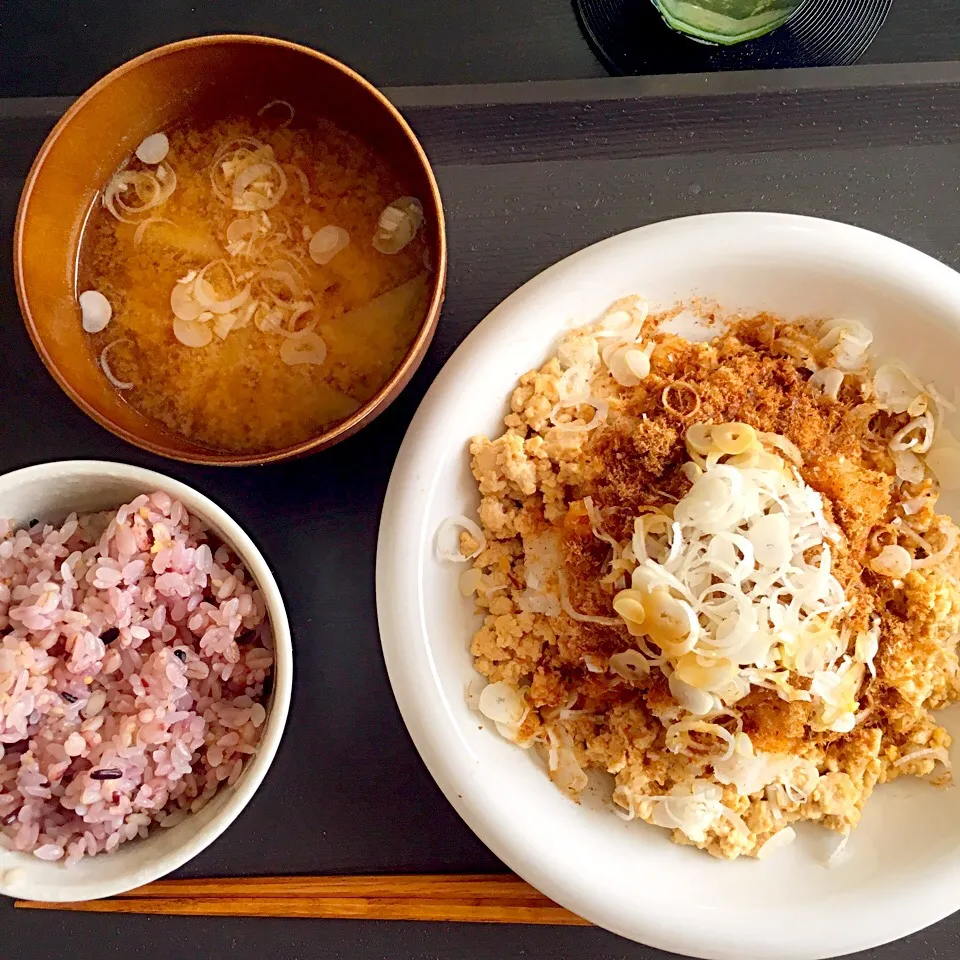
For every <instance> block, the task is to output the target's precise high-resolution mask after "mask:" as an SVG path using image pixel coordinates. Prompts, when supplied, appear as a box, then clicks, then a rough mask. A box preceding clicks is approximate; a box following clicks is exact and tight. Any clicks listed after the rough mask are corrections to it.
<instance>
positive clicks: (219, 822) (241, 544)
mask: <svg viewBox="0 0 960 960" xmlns="http://www.w3.org/2000/svg"><path fill="white" fill-rule="evenodd" d="M92 471H95V472H97V473H100V474H102V475H104V476H109V477H112V478H117V479H120V480H124V481H127V482H130V483H131V484H136V485H139V486H142V487H143V488H144V490H148V489H153V490H163V491H165V492H166V493H169V494H170V495H171V496H172V497H174V498H175V499H178V500H180V501H181V502H182V503H183V504H184V506H186V508H187V509H188V510H189V511H190V512H191V513H193V514H195V515H196V516H198V517H200V519H202V520H203V521H204V523H205V524H206V525H207V526H209V527H212V528H215V529H216V530H218V531H219V532H220V533H222V534H223V539H224V540H226V541H227V542H228V543H229V545H230V546H231V547H233V548H234V551H235V552H236V554H237V556H238V557H239V558H240V559H241V561H242V562H243V564H244V566H245V567H246V568H247V570H248V572H249V573H250V575H251V576H252V577H253V579H254V581H255V582H256V584H257V586H258V587H259V588H260V591H261V593H262V594H263V598H264V602H265V604H266V608H267V613H268V615H269V617H270V623H271V629H272V631H273V643H274V680H273V692H272V694H271V696H272V703H271V707H270V712H269V714H268V715H267V719H266V721H265V723H264V729H263V734H262V735H261V740H260V742H259V744H258V746H257V751H256V753H255V754H254V755H253V757H252V759H251V761H250V762H249V763H248V764H247V766H246V768H245V769H244V771H243V773H242V774H241V776H240V778H239V779H238V780H237V782H236V783H235V784H234V786H233V787H232V788H230V789H231V793H230V795H229V796H228V798H227V799H226V801H225V803H224V804H223V806H222V808H221V809H220V810H218V812H217V814H216V816H215V817H214V818H213V819H212V820H211V821H210V822H209V823H208V824H206V825H205V826H204V827H203V828H202V829H201V830H199V831H198V832H197V833H196V834H194V835H193V836H192V837H191V838H190V839H189V840H187V841H186V842H185V843H183V844H181V845H180V846H178V847H177V848H176V849H175V850H173V851H171V852H170V853H168V854H165V855H163V856H160V857H158V858H157V859H155V860H152V861H151V862H149V863H148V864H146V865H144V866H142V867H140V868H138V869H137V870H136V871H135V872H131V873H130V875H129V877H128V878H127V879H123V878H119V877H118V878H116V879H113V880H103V881H91V882H90V883H88V884H87V885H86V886H85V888H84V895H83V897H82V898H80V897H77V896H71V895H70V894H69V893H68V892H66V891H63V890H60V889H58V888H57V887H56V886H55V885H51V886H50V889H49V892H48V893H47V894H45V895H44V896H43V898H42V899H44V900H46V901H49V902H51V903H62V902H69V901H73V900H78V899H85V900H96V899H100V898H102V897H111V896H115V895H117V894H119V893H124V892H126V891H127V890H132V889H134V888H135V887H139V886H142V885H143V884H145V883H151V882H152V881H154V880H157V879H159V878H160V877H163V876H166V875H167V874H168V873H171V872H173V871H174V870H176V869H178V868H179V867H182V866H183V865H184V864H185V863H186V862H187V861H188V860H192V859H193V858H194V857H195V856H197V854H199V853H200V852H201V851H203V850H204V849H206V848H207V847H208V846H209V845H210V844H211V843H213V841H214V840H216V839H217V837H219V836H220V835H221V834H222V833H223V832H224V831H225V830H226V829H227V828H228V827H229V826H230V824H231V823H233V821H234V820H236V818H237V817H238V816H239V815H240V813H241V812H242V810H243V808H244V807H245V806H246V805H247V804H248V803H249V802H250V799H251V797H253V795H254V794H255V793H256V792H257V789H258V788H259V786H260V784H261V783H262V782H263V778H264V777H265V776H266V774H267V771H268V770H269V769H270V765H271V763H272V762H273V758H274V756H275V755H276V753H277V749H278V748H279V746H280V741H281V739H282V737H283V732H284V728H285V727H286V723H287V715H288V713H289V710H290V700H291V696H292V692H293V642H292V639H291V635H290V624H289V622H288V620H287V613H286V609H285V607H284V603H283V597H282V595H281V593H280V588H279V586H278V585H277V581H276V579H275V578H274V576H273V573H272V572H271V570H270V567H269V566H268V565H267V561H266V560H265V559H264V557H263V554H262V553H261V552H260V550H259V548H258V547H257V546H256V544H255V543H254V542H253V540H251V538H250V537H249V536H248V535H247V533H246V532H245V531H244V530H243V528H242V527H241V526H240V525H239V524H238V523H237V522H236V520H234V519H232V518H231V517H230V515H229V514H227V513H226V511H225V510H223V508H222V507H219V506H218V505H217V504H216V503H214V501H213V500H211V499H210V498H209V497H207V496H206V495H205V494H202V493H200V492H199V491H198V490H195V489H194V488H193V487H190V486H188V485H187V484H185V483H182V482H181V481H179V480H174V479H173V478H172V477H168V476H166V475H165V474H162V473H157V472H155V471H153V470H147V469H145V468H143V467H135V466H132V465H130V464H126V463H116V462H113V461H108V460H56V461H51V462H49V463H42V464H36V465H35V466H31V467H23V468H21V469H19V470H13V471H11V472H9V473H6V474H3V476H0V491H2V488H3V487H4V485H5V484H7V483H9V482H10V481H17V482H23V481H25V480H27V481H29V480H34V481H36V482H37V483H42V482H44V481H45V480H47V479H48V478H50V477H51V476H53V475H55V474H58V473H65V472H77V473H81V474H88V473H90V472H92ZM118 506H119V504H118ZM173 829H174V830H175V829H177V828H176V827H174V828H173ZM136 842H137V841H135V840H134V841H131V843H136ZM102 856H109V854H102ZM50 866H51V867H54V868H57V867H59V868H60V869H67V868H66V867H63V866H62V865H61V864H51V865H50ZM13 869H14V870H15V869H16V868H13ZM2 879H3V878H2V876H0V894H2V895H4V896H17V897H20V895H21V894H20V892H19V891H17V890H11V889H10V888H9V887H8V886H6V885H5V884H4V883H3V882H2Z"/></svg>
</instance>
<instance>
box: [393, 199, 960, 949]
mask: <svg viewBox="0 0 960 960" xmlns="http://www.w3.org/2000/svg"><path fill="white" fill-rule="evenodd" d="M631 293H639V294H642V295H644V296H646V297H647V298H649V299H650V300H651V301H652V303H653V304H654V305H655V306H659V307H668V306H672V305H673V304H674V303H676V302H677V301H679V300H685V299H687V298H688V297H690V296H692V295H701V296H704V297H709V298H712V299H715V300H717V301H719V302H720V303H721V304H722V305H723V306H724V307H726V308H729V309H741V308H742V309H747V310H751V309H762V308H764V309H769V310H771V311H773V312H775V313H777V314H779V315H781V316H786V317H797V316H801V315H808V316H809V315H822V316H824V317H837V316H845V317H853V318H856V319H858V320H861V321H863V322H864V323H866V324H867V325H868V326H869V327H870V328H871V329H872V330H873V331H874V333H875V335H876V340H875V347H876V348H877V354H878V355H879V356H880V358H881V359H883V358H886V357H887V356H896V357H899V358H900V359H902V360H903V361H904V362H906V363H907V364H908V365H909V366H910V367H912V368H913V369H914V370H915V371H917V372H918V374H920V375H921V376H923V377H925V378H929V379H933V380H935V381H936V382H937V383H938V384H939V385H940V386H941V388H942V389H943V390H944V392H946V393H947V395H948V396H949V395H951V393H952V388H953V385H954V383H955V382H956V370H957V366H958V360H960V275H958V274H956V273H954V272H953V271H952V270H950V269H948V268H947V267H945V266H944V265H942V264H940V263H938V262H937V261H935V260H933V259H931V258H929V257H927V256H925V255H924V254H921V253H919V252H917V251H916V250H913V249H911V248H909V247H906V246H903V245H902V244H899V243H897V242H895V241H893V240H890V239H887V238H885V237H881V236H878V235H876V234H873V233H869V232H867V231H864V230H860V229H857V228H855V227H851V226H846V225H843V224H838V223H832V222H828V221H823V220H815V219H810V218H805V217H795V216H786V215H780V214H751V213H732V214H717V215H711V216H703V217H691V218H687V219H683V220H674V221H669V222H665V223H659V224H654V225H652V226H648V227H643V228H640V229H638V230H633V231H631V232H629V233H625V234H622V235H620V236H617V237H613V238H612V239H610V240H606V241H604V242H602V243H599V244H597V245H595V246H593V247H590V248H588V249H586V250H583V251H581V252H580V253H577V254H575V255H574V256H572V257H570V258H569V259H567V260H564V261H563V262H562V263H559V264H557V265H556V266H554V267H552V268H551V269H549V270H547V271H546V272H545V273H543V274H541V275H540V276H539V277H537V278H536V279H534V280H532V281H530V282H529V283H528V284H526V285H525V286H524V287H522V288H521V289H520V290H518V291H517V292H516V293H515V294H513V295H512V296H511V297H509V298H508V299H507V300H506V301H505V302H504V303H502V304H501V305H500V306H499V307H497V309H496V310H494V311H493V313H491V314H490V316H489V317H487V318H486V320H484V321H483V323H481V324H480V325H479V326H478V327H477V329H476V330H474V332H473V333H472V334H471V335H470V336H469V337H468V338H467V339H466V341H465V342H464V343H463V345H462V346H461V347H460V348H459V350H457V352H456V353H455V354H454V356H453V357H452V358H451V360H450V361H449V362H448V363H447V365H446V367H445V368H444V370H443V371H442V373H441V374H440V376H439V377H438V378H437V380H436V382H435V383H434V384H433V386H432V387H431V389H430V391H429V393H428V394H427V396H426V398H425V399H424V401H423V404H422V406H421V407H420V410H419V412H418V413H417V416H416V417H415V419H414V421H413V423H412V424H411V426H410V430H409V432H408V434H407V437H406V440H405V441H404V444H403V447H402V449H401V451H400V454H399V457H398V459H397V463H396V466H395V468H394V472H393V476H392V478H391V481H390V488H389V491H388V493H387V498H386V502H385V504H384V510H383V520H382V523H381V529H380V542H379V550H378V561H377V600H378V613H379V621H380V631H381V636H382V642H383V650H384V655H385V657H386V662H387V667H388V670H389V672H390V679H391V682H392V684H393V690H394V693H395V694H396V697H397V701H398V703H399V705H400V709H401V711H402V713H403V716H404V719H405V721H406V723H407V727H408V728H409V730H410V733H411V735H412V737H413V739H414V742H415V743H416V745H417V748H418V750H419V751H420V754H421V755H422V757H423V759H424V761H425V762H426V764H427V766H428V767H429V769H430V772H431V773H432V774H433V776H434V778H435V779H436V781H437V783H438V784H439V785H440V787H441V789H442V790H443V791H444V793H445V794H446V796H447V798H448V799H449V800H450V802H451V803H452V804H453V805H454V807H456V809H457V811H458V812H459V813H460V815H461V816H462V817H463V819H464V820H465V821H466V822H467V824H468V825H469V826H470V827H471V828H472V829H473V830H474V831H475V832H476V834H477V835H478V836H479V837H480V838H481V840H483V841H484V842H485V843H486V844H487V845H488V846H489V847H490V849H491V850H493V852H494V853H495V854H497V856H499V857H500V858H501V859H502V860H503V861H504V862H505V863H506V864H507V865H508V866H510V867H511V868H512V869H513V870H515V871H516V872H517V873H518V874H520V875H521V876H522V877H524V878H525V879H526V880H528V881H529V882H530V883H532V884H533V885H534V886H536V887H538V888H539V889H540V890H542V891H543V892H544V893H545V894H547V895H548V896H550V897H552V898H553V899H554V900H556V901H557V902H559V903H560V904H562V905H563V906H565V907H567V908H569V909H570V910H573V911H574V912H576V913H578V914H580V915H582V916H584V917H586V918H587V919H589V920H591V921H593V922H595V923H597V924H599V925H601V926H603V927H606V928H608V929H609V930H612V931H614V932H616V933H619V934H622V935H623V936H625V937H630V938H631V939H634V940H637V941H640V942H643V943H647V944H650V945H652V946H655V947H659V948H661V949H664V950H672V951H675V952H676V953H680V954H690V955H693V956H696V957H705V958H718V960H751V958H756V960H769V958H770V957H777V958H778V960H812V958H820V957H833V956H838V955H841V954H844V953H848V952H851V951H854V950H862V949H866V948H868V947H872V946H875V945H877V944H880V943H884V942H886V941H889V940H892V939H895V938H897V937H901V936H905V935H906V934H908V933H911V932H912V931H915V930H917V929H919V928H921V927H924V926H926V925H927V924H930V923H933V922H934V921H936V920H939V919H940V918H942V917H944V916H946V915H947V914H949V913H951V912H953V911H954V910H956V909H957V908H960V791H958V790H956V789H953V790H937V789H935V788H933V787H931V786H929V785H927V784H925V783H921V782H919V781H912V782H907V780H902V781H897V782H895V783H893V784H889V785H885V786H882V787H880V788H878V790H877V791H876V793H875V794H874V796H873V798H872V799H871V800H870V802H869V803H868V804H867V806H866V812H865V815H864V818H863V821H862V824H861V825H860V827H859V828H858V829H857V830H856V831H855V832H854V834H853V836H852V839H851V841H850V844H849V846H848V848H847V851H848V854H847V856H846V858H845V859H844V860H843V861H842V862H841V863H840V864H839V865H838V866H835V867H833V868H829V869H828V868H827V867H825V866H824V864H823V861H824V858H825V854H826V853H828V852H829V851H830V849H831V848H832V846H833V845H834V843H835V836H836V835H834V834H829V833H828V832H827V831H824V830H821V829H818V828H816V827H810V828H808V829H806V830H802V831H799V833H800V837H799V839H798V841H797V842H796V843H795V844H794V845H793V846H791V847H789V848H787V849H786V850H784V851H782V852H780V853H779V854H777V855H776V856H775V857H772V858H770V859H768V860H765V861H762V862H760V861H756V860H748V859H746V858H744V859H742V860H738V861H735V862H732V863H725V862H720V861H717V860H714V859H712V858H711V857H709V856H708V855H706V854H704V853H701V852H698V851H695V850H692V849H690V848H683V847H678V846H676V845H674V844H672V843H670V842H669V840H668V838H667V833H666V831H664V830H660V829H658V828H655V827H651V826H648V825H646V824H644V823H641V822H639V821H635V822H632V823H624V822H622V821H621V820H619V819H618V818H617V817H615V816H614V815H613V813H612V812H611V811H610V808H609V805H608V804H607V803H606V801H604V800H603V799H602V798H601V797H600V796H599V795H596V796H593V797H589V798H587V799H586V800H585V802H584V803H583V804H582V805H580V806H577V805H576V804H574V803H573V802H571V801H570V800H568V799H567V798H566V796H564V795H563V794H561V792H560V791H559V790H557V789H556V788H555V787H554V785H553V784H552V783H551V782H550V781H549V779H548V778H547V775H546V772H545V770H544V768H543V765H542V762H541V761H540V759H539V758H538V756H537V754H536V752H535V751H532V750H531V751H526V752H525V751H522V750H520V749H518V748H516V747H514V746H512V745H511V744H509V743H507V741H505V740H503V739H501V738H500V737H499V736H498V735H497V734H496V733H495V732H494V731H493V730H492V729H491V728H489V727H488V726H484V725H483V723H482V720H481V718H479V716H478V715H477V714H476V713H474V712H473V711H471V710H470V709H468V707H467V706H466V703H465V702H464V694H465V690H466V687H467V685H468V683H469V682H470V681H471V679H472V678H473V677H474V676H475V674H474V672H473V670H472V667H471V658H470V656H469V653H468V644H469V639H470V636H471V633H472V631H473V629H474V628H475V620H474V617H473V614H472V609H471V608H472V604H471V602H470V601H467V600H464V599H462V598H461V597H460V595H459V592H458V590H457V575H458V573H459V572H460V570H461V569H462V568H460V567H458V566H457V565H456V564H449V563H443V562H441V561H439V560H438V559H437V558H436V553H435V535H436V531H437V528H438V527H439V525H440V523H441V522H442V521H443V519H444V518H445V517H447V516H449V515H451V514H458V513H464V512H467V513H471V512H472V511H473V510H474V509H475V506H476V504H477V502H478V498H477V493H476V488H475V485H474V483H473V482H472V479H471V477H470V471H469V467H468V455H467V442H468V440H469V438H470V436H471V435H472V434H476V433H486V434H487V435H489V436H496V435H498V434H499V432H501V431H502V429H503V428H502V423H501V418H502V417H503V415H504V414H505V412H506V410H507V400H508V397H509V395H510V392H511V390H512V388H513V386H514V384H515V382H516V380H517V378H518V377H519V376H520V375H521V374H522V373H524V372H525V371H526V370H528V369H530V368H531V367H534V366H537V365H539V364H540V363H542V362H543V361H544V360H545V359H546V358H547V357H548V356H549V355H550V354H551V352H552V345H553V341H554V338H555V337H556V335H557V334H558V333H559V332H560V331H561V330H562V329H563V328H565V327H567V326H569V325H571V324H573V323H575V324H580V323H584V322H588V321H590V320H592V319H593V318H595V316H596V315H597V314H599V313H600V312H601V311H602V310H604V309H605V308H606V307H607V306H608V305H609V304H610V302H611V301H613V300H615V299H616V298H618V297H621V296H624V295H627V294H631ZM945 507H946V509H948V510H949V509H950V508H951V505H950V503H949V502H947V503H945ZM954 514H955V515H957V514H956V511H954ZM948 725H950V724H949V723H948Z"/></svg>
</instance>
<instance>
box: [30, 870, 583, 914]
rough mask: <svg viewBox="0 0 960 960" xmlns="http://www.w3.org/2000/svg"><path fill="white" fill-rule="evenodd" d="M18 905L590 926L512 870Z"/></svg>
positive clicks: (216, 887)
mask: <svg viewBox="0 0 960 960" xmlns="http://www.w3.org/2000/svg"><path fill="white" fill-rule="evenodd" d="M15 905H16V906H17V907H19V908H20V909H23V910H69V911H78V912H83V913H134V914H154V915H167V916H197V917H317V918H324V919H347V920H444V921H452V922H457V923H533V924H557V925H569V926H587V925H588V923H587V921H586V920H583V919H582V918H581V917H578V916H576V915H575V914H573V913H570V911H568V910H565V909H564V908H563V907H560V906H557V904H555V903H554V902H553V901H552V900H549V899H548V898H547V897H545V896H544V895H543V894H542V893H540V892H539V891H537V890H535V889H534V888H533V887H531V886H530V885H529V884H527V883H524V881H523V880H521V879H520V878H519V877H515V876H513V875H512V874H476V875H454V874H451V875H445V874H435V875H425V876H416V875H414V876H405V875H401V876H365V877H232V878H225V879H211V880H161V881H158V882H157V883H148V884H146V886H143V887H138V888H137V889H136V890H131V891H129V892H128V893H123V894H119V895H118V896H116V897H110V898H108V899H104V900H83V901H79V902H76V903H45V902H41V901H38V900H18V901H16V904H15Z"/></svg>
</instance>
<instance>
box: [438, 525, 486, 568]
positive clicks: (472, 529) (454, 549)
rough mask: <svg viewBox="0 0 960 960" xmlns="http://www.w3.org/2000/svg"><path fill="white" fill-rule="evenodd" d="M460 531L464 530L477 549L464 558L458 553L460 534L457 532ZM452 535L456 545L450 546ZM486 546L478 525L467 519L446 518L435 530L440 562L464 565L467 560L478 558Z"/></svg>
mask: <svg viewBox="0 0 960 960" xmlns="http://www.w3.org/2000/svg"><path fill="white" fill-rule="evenodd" d="M461 529H462V530H466V531H467V533H469V534H470V536H471V537H473V539H474V540H476V542H477V548H476V549H475V550H474V551H473V553H470V554H467V555H466V556H464V555H463V554H462V553H461V552H460V534H459V532H458V531H459V530H461ZM452 534H456V543H455V544H454V545H452V546H451V544H450V537H451V535H452ZM486 545H487V538H486V537H485V536H484V533H483V530H481V529H480V525H479V524H478V523H477V522H476V521H475V520H471V519H470V518H469V517H464V516H456V517H447V518H446V520H444V521H443V523H441V524H440V528H439V529H438V530H437V556H439V557H440V559H441V560H451V561H453V562H454V563H464V562H465V561H467V560H473V559H474V558H475V557H478V556H480V554H481V553H482V552H483V549H484V547H486Z"/></svg>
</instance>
